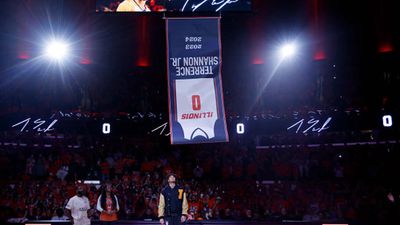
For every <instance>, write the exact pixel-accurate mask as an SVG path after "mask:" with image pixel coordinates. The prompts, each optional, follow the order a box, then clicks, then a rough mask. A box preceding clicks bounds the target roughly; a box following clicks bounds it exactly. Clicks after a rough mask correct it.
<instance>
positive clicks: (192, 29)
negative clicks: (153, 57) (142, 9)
mask: <svg viewBox="0 0 400 225" xmlns="http://www.w3.org/2000/svg"><path fill="white" fill-rule="evenodd" d="M166 26H167V63H168V85H169V88H168V97H169V121H170V130H171V144H193V143H212V142H227V141H228V132H227V129H226V120H225V109H224V103H223V92H222V83H221V62H222V60H221V39H220V19H219V18H179V19H177V18H168V19H167V22H166Z"/></svg>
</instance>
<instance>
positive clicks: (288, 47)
mask: <svg viewBox="0 0 400 225" xmlns="http://www.w3.org/2000/svg"><path fill="white" fill-rule="evenodd" d="M295 53H296V46H295V44H285V45H284V46H282V48H281V50H280V55H281V57H282V58H287V57H291V56H293V55H294V54H295Z"/></svg>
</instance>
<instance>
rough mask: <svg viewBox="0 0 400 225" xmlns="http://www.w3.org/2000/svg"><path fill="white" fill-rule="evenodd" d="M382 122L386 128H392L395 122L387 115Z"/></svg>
mask: <svg viewBox="0 0 400 225" xmlns="http://www.w3.org/2000/svg"><path fill="white" fill-rule="evenodd" d="M382 122H383V126H384V127H391V126H392V125H393V120H392V116H391V115H385V116H383V117H382Z"/></svg>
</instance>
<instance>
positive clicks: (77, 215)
mask: <svg viewBox="0 0 400 225" xmlns="http://www.w3.org/2000/svg"><path fill="white" fill-rule="evenodd" d="M65 208H66V209H68V212H69V218H70V219H71V221H73V224H74V225H90V219H89V217H88V213H87V212H88V210H89V209H90V204H89V199H88V198H87V197H85V196H83V187H81V186H79V187H78V188H77V190H76V195H75V196H74V197H72V198H70V199H69V201H68V203H67V206H65Z"/></svg>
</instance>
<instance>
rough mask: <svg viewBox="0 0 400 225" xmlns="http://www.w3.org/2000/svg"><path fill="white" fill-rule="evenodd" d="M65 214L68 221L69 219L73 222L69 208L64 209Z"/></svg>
mask: <svg viewBox="0 0 400 225" xmlns="http://www.w3.org/2000/svg"><path fill="white" fill-rule="evenodd" d="M65 216H67V217H68V219H69V221H71V223H72V224H73V223H74V219H73V218H72V215H71V210H70V209H67V210H65Z"/></svg>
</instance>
